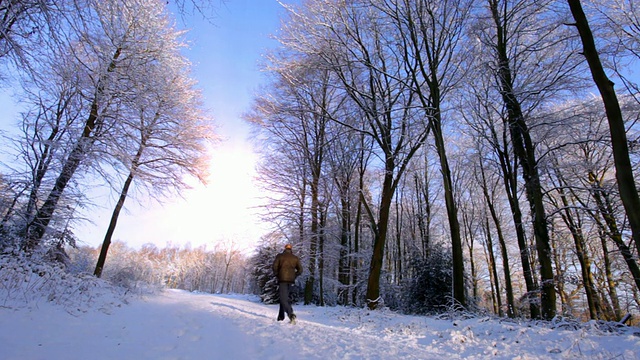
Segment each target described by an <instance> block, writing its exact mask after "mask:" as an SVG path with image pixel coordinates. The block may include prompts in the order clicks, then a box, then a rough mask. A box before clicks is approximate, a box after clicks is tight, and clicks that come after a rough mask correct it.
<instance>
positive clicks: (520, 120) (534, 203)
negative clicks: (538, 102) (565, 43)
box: [490, 1, 556, 320]
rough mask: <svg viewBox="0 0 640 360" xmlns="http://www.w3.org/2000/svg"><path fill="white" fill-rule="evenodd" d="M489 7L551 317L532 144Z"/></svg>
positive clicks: (547, 253)
mask: <svg viewBox="0 0 640 360" xmlns="http://www.w3.org/2000/svg"><path fill="white" fill-rule="evenodd" d="M490 5H491V11H492V13H493V17H494V21H495V24H496V30H497V31H496V33H497V47H496V52H497V54H496V55H497V60H498V77H499V81H500V93H501V95H502V100H503V101H504V104H505V107H506V110H507V124H506V125H507V126H508V128H509V133H510V134H511V141H512V143H513V149H514V153H515V155H516V156H517V157H518V159H519V160H520V164H521V166H522V176H523V178H524V182H525V192H526V195H527V199H528V201H529V206H530V208H531V216H532V218H533V233H534V236H535V240H536V251H537V254H538V262H539V263H540V276H541V283H542V284H541V287H542V289H541V293H540V295H541V301H540V305H541V315H542V318H543V319H545V320H551V319H552V318H553V317H554V316H555V315H556V292H555V284H554V276H553V264H552V259H551V247H550V244H549V243H550V239H549V231H548V229H547V219H546V214H545V210H544V202H543V196H542V186H541V184H540V176H539V174H538V168H537V162H536V157H535V148H534V146H533V142H532V140H531V135H530V134H529V129H528V126H527V123H526V121H525V119H524V115H523V113H522V108H521V105H520V102H519V101H518V99H517V98H516V94H515V92H514V89H513V77H512V74H511V68H510V62H509V57H508V53H507V37H506V34H505V31H506V29H504V28H503V25H502V22H501V17H500V15H499V10H498V8H497V6H498V5H497V2H496V1H490Z"/></svg>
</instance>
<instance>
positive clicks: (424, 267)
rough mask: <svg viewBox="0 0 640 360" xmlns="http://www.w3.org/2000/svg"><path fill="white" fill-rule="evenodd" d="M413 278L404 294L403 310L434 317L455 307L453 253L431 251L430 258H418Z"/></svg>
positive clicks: (406, 285) (407, 283)
mask: <svg viewBox="0 0 640 360" xmlns="http://www.w3.org/2000/svg"><path fill="white" fill-rule="evenodd" d="M411 269H412V271H411V273H412V274H413V277H412V278H411V279H409V280H408V281H407V282H406V284H405V290H404V291H403V292H402V296H403V301H402V310H403V311H404V312H406V313H410V314H433V313H437V312H442V311H445V310H446V309H447V308H448V306H449V305H450V304H451V289H452V286H453V283H452V269H453V262H452V259H451V254H450V252H448V251H446V250H445V249H442V248H441V247H434V248H432V249H431V252H430V254H429V256H427V257H426V258H414V259H413V261H412V263H411Z"/></svg>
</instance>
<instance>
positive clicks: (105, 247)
mask: <svg viewBox="0 0 640 360" xmlns="http://www.w3.org/2000/svg"><path fill="white" fill-rule="evenodd" d="M145 145H146V140H145V139H144V137H143V139H142V140H141V144H140V147H138V151H137V152H136V155H135V156H134V157H133V160H132V161H131V170H130V171H129V176H127V179H126V180H125V181H124V184H123V186H122V190H121V191H120V197H119V198H118V202H117V203H116V207H115V208H114V209H113V213H111V220H110V221H109V227H108V228H107V233H106V234H105V235H104V240H103V241H102V247H101V248H100V255H99V256H98V262H97V263H96V268H95V270H94V271H93V275H95V276H96V277H101V276H102V269H104V264H105V261H106V260H107V252H108V251H109V246H110V245H111V238H112V237H113V233H114V231H115V230H116V224H117V223H118V217H119V216H120V211H121V210H122V208H123V207H124V202H125V200H126V199H127V194H128V192H129V187H130V186H131V183H132V182H133V178H134V176H135V173H136V170H137V169H138V166H139V164H140V158H141V157H142V153H143V152H144V148H145Z"/></svg>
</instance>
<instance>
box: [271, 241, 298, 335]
mask: <svg viewBox="0 0 640 360" xmlns="http://www.w3.org/2000/svg"><path fill="white" fill-rule="evenodd" d="M273 272H274V273H275V274H276V276H277V277H278V285H279V288H280V289H279V295H280V310H279V312H278V321H282V320H284V314H285V313H287V316H289V322H291V323H292V324H295V323H296V315H295V314H294V313H293V307H291V303H290V302H289V289H290V286H291V285H293V283H294V282H295V281H296V278H297V277H298V276H300V274H302V265H301V264H300V259H299V258H298V257H297V256H295V255H293V247H292V246H291V244H287V245H285V246H284V251H283V252H281V253H280V254H278V255H276V259H275V260H274V262H273Z"/></svg>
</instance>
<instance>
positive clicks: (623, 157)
mask: <svg viewBox="0 0 640 360" xmlns="http://www.w3.org/2000/svg"><path fill="white" fill-rule="evenodd" d="M567 1H568V3H569V8H570V9H571V14H572V15H573V18H574V19H575V24H574V25H575V27H576V28H577V30H578V33H579V34H580V38H581V40H582V46H583V54H584V56H585V58H586V60H587V63H588V64H589V69H590V70H591V75H592V77H593V81H594V83H595V84H596V86H597V87H598V91H599V92H600V96H601V97H602V102H603V104H604V108H605V111H606V114H607V119H608V120H609V131H610V133H611V146H612V148H613V158H614V163H615V167H616V179H617V181H618V191H619V192H620V198H621V199H622V203H623V204H624V208H625V210H626V212H627V218H628V219H629V226H630V228H631V233H632V236H633V239H634V242H635V245H636V251H638V252H639V253H640V196H638V189H637V188H636V183H635V180H634V175H633V167H632V166H631V160H630V157H629V143H628V139H627V131H626V127H625V123H624V118H623V116H622V110H621V108H620V103H619V102H618V96H617V94H616V91H615V89H614V87H613V86H614V83H613V82H612V81H611V80H610V79H609V77H608V76H607V74H606V72H605V70H604V66H603V65H602V62H601V60H600V55H599V53H598V49H597V48H596V43H595V40H594V36H593V33H592V32H591V27H590V26H589V21H588V19H587V17H586V15H585V13H584V10H583V9H582V4H581V2H580V1H579V0H567Z"/></svg>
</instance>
